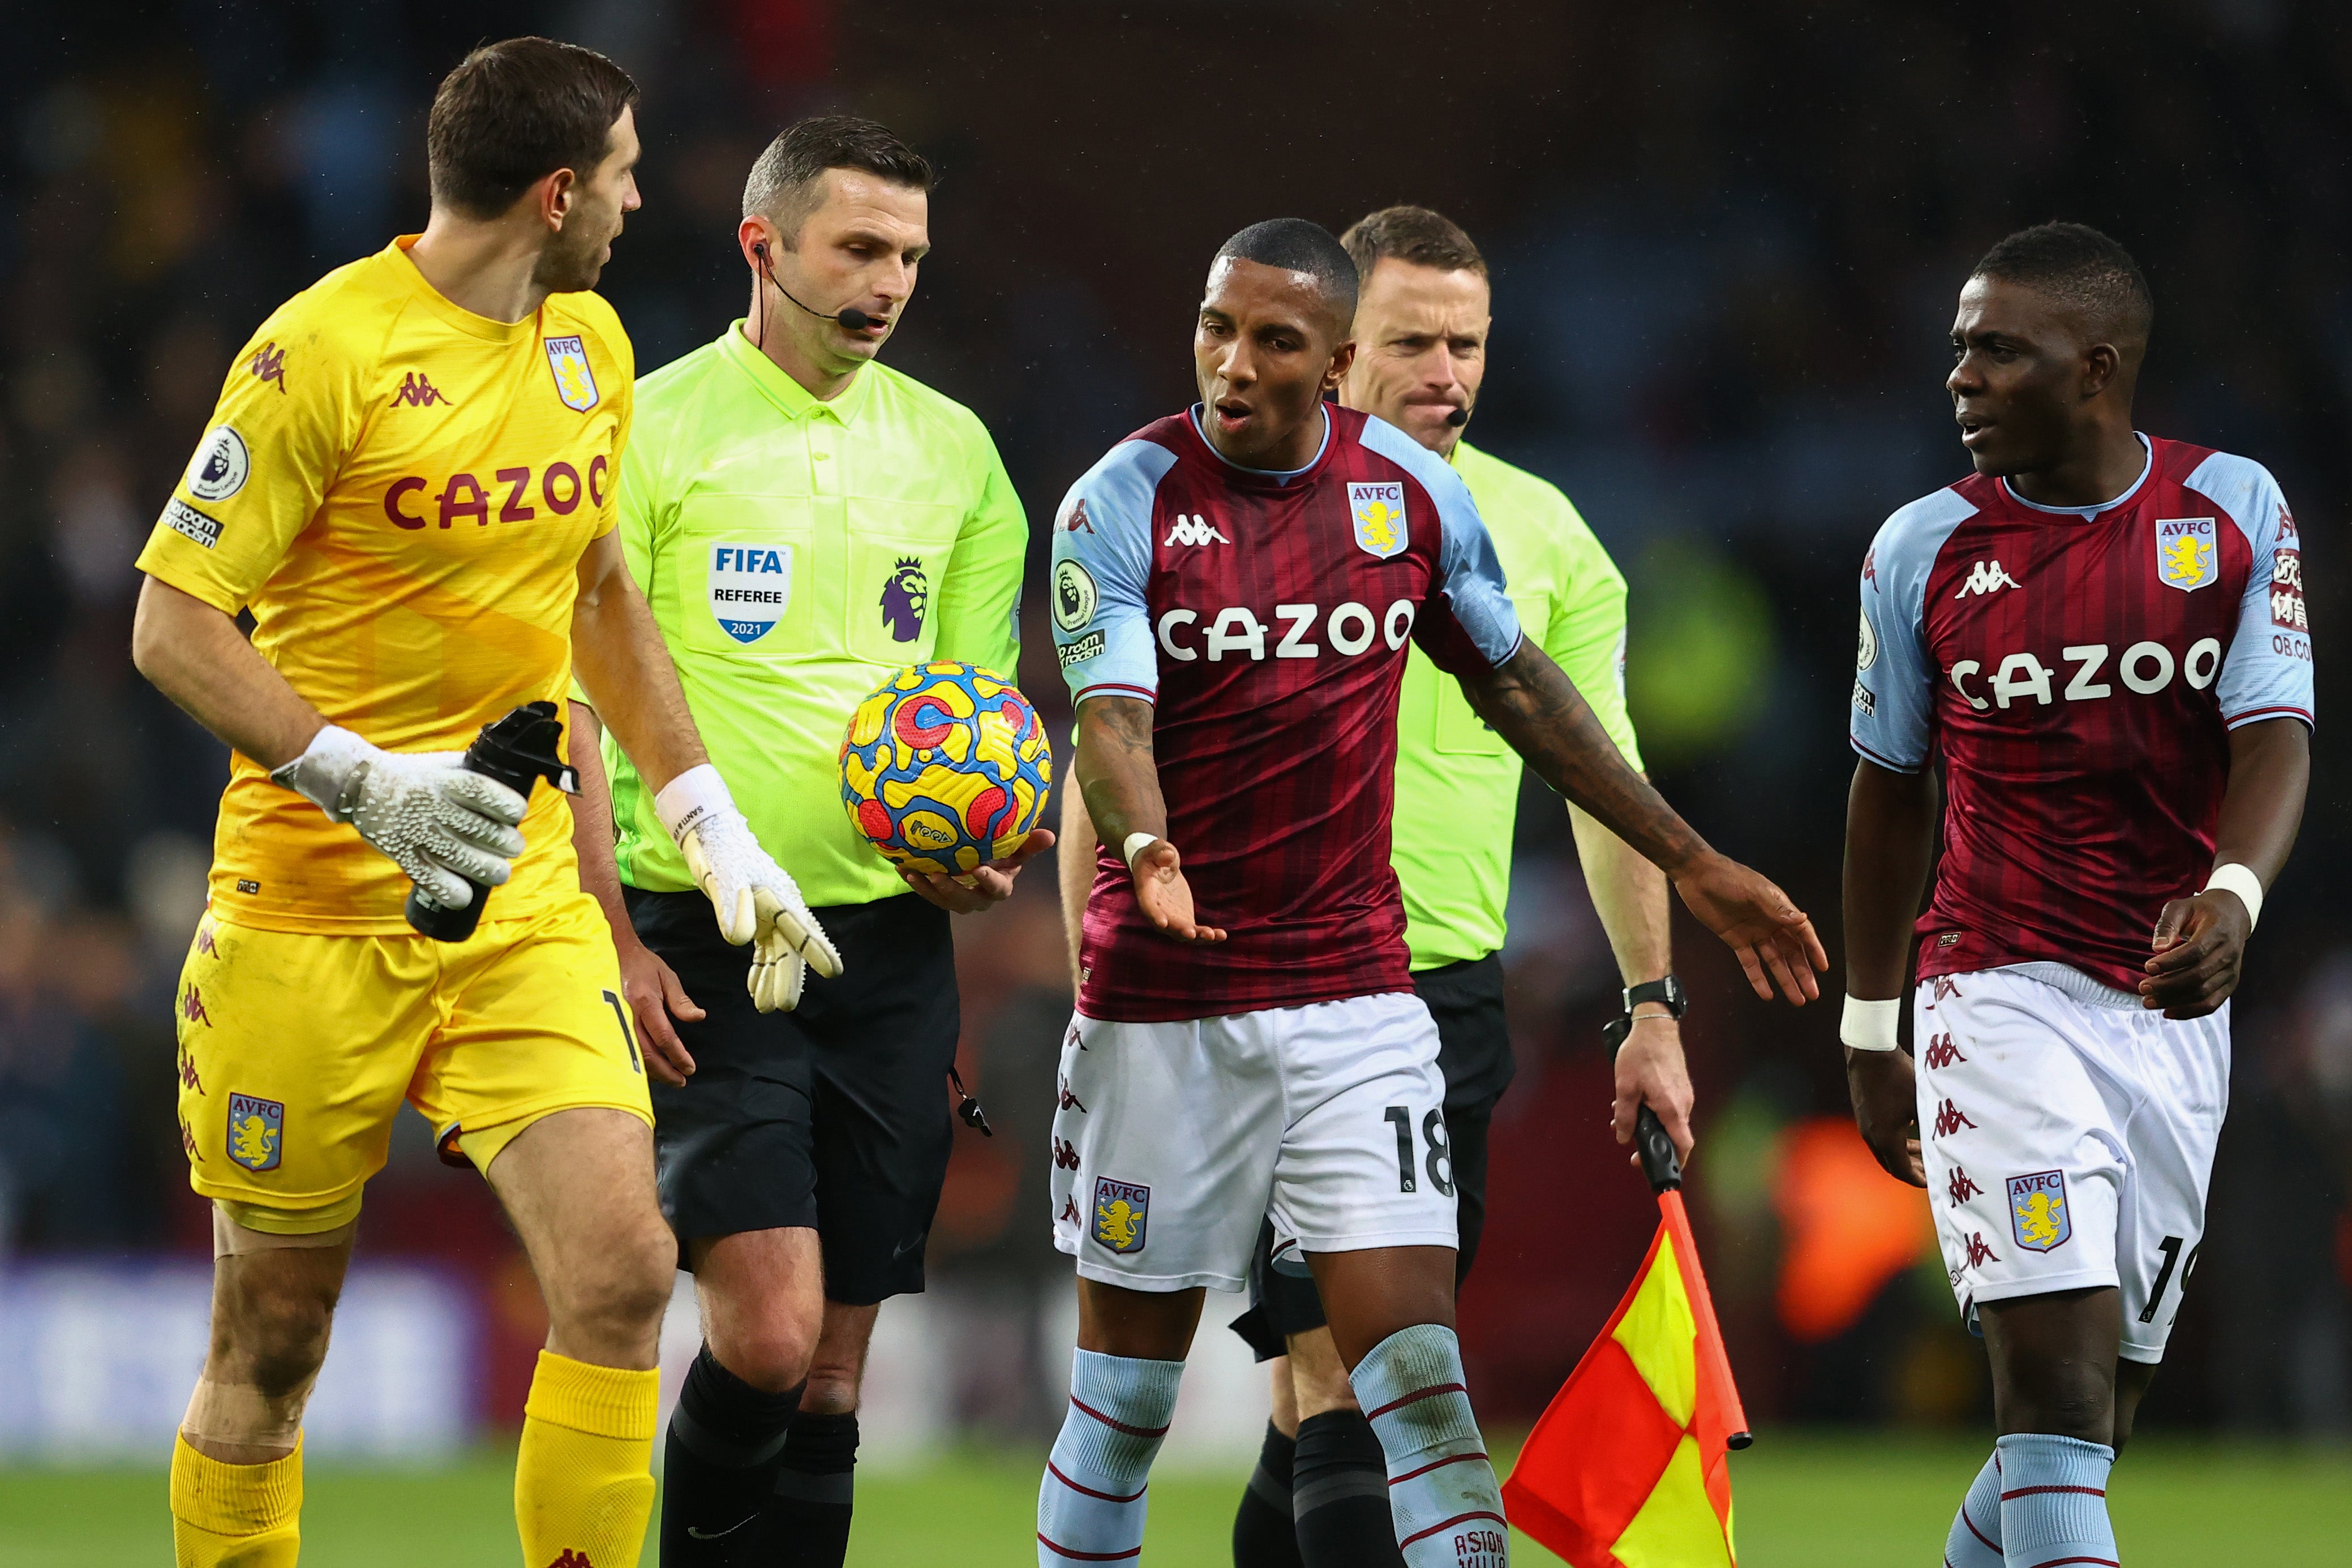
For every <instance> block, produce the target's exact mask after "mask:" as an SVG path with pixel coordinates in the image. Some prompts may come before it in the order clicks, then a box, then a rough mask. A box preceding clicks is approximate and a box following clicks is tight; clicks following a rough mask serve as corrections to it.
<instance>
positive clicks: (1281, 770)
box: [1037, 219, 1827, 1568]
mask: <svg viewBox="0 0 2352 1568" xmlns="http://www.w3.org/2000/svg"><path fill="white" fill-rule="evenodd" d="M1355 303H1356V269H1355V264H1354V263H1353V262H1352V261H1351V260H1350V259H1349V256H1348V254H1347V252H1346V251H1345V250H1344V249H1342V248H1341V247H1340V246H1339V241H1337V240H1336V239H1334V238H1333V237H1332V236H1331V235H1329V234H1328V233H1327V232H1326V231H1324V230H1323V229H1321V228H1319V227H1318V226H1317V225H1314V224H1311V223H1307V222H1305V221H1303V220H1300V219H1278V220H1276V221H1274V222H1270V223H1264V224H1258V225H1253V226H1252V227H1250V228H1247V229H1244V230H1243V231H1242V232H1241V233H1240V234H1239V235H1235V236H1234V238H1233V239H1231V240H1230V241H1228V242H1227V243H1226V245H1225V246H1224V248H1223V250H1222V251H1220V252H1219V253H1218V256H1217V258H1216V261H1215V263H1214V265H1213V267H1212V268H1211V271H1210V275H1209V281H1208V289H1207V296H1206V298H1204V299H1203V300H1202V305H1201V308H1200V312H1199V315H1198V317H1197V319H1196V323H1195V329H1194V334H1193V355H1194V361H1195V367H1196V371H1197V374H1198V377H1199V382H1200V387H1201V392H1202V401H1201V402H1200V403H1198V404H1196V405H1195V406H1194V407H1193V408H1192V410H1191V411H1189V412H1187V413H1180V414H1176V415H1172V416H1171V417H1170V418H1167V419H1163V420H1160V421H1159V422H1158V423H1154V424H1151V425H1149V426H1147V427H1146V428H1145V429H1143V430H1141V431H1139V432H1138V433H1137V434H1135V435H1133V436H1131V437H1129V439H1128V440H1126V441H1123V442H1121V443H1120V444H1118V446H1116V447H1114V448H1112V450H1111V451H1110V453H1109V454H1108V455H1107V456H1105V457H1104V458H1103V459H1102V461H1101V462H1099V463H1097V465H1095V466H1094V468H1092V469H1091V470H1089V471H1088V472H1087V475H1086V476H1084V477H1082V478H1081V479H1080V480H1079V481H1078V483H1077V484H1076V486H1074V487H1073V489H1072V491H1071V493H1070V496H1069V497H1068V498H1067V499H1066V501H1065V502H1064V503H1063V506H1062V507H1061V509H1060V511H1059V512H1058V513H1057V514H1056V518H1057V521H1056V527H1055V535H1054V572H1053V579H1054V580H1053V600H1054V612H1055V614H1054V620H1055V642H1056V643H1057V645H1058V649H1059V653H1060V655H1061V660H1062V665H1063V670H1064V674H1065V675H1066V678H1067V679H1068V681H1069V684H1070V688H1071V691H1072V693H1073V695H1074V696H1075V698H1076V705H1077V714H1078V730H1079V743H1078V748H1077V760H1076V769H1075V773H1076V779H1077V780H1078V784H1079V787H1080V789H1082V790H1083V791H1084V792H1085V796H1086V803H1087V812H1088V815H1089V816H1090V817H1091V818H1092V820H1093V821H1094V822H1095V824H1096V826H1097V830H1098V831H1099V835H1100V847H1099V849H1098V852H1097V875H1096V879H1095V883H1094V886H1093V888H1092V890H1091V892H1090V894H1089V896H1088V899H1087V915H1086V923H1085V938H1084V942H1083V945H1082V947H1081V953H1080V979H1079V993H1078V1006H1077V1012H1076V1017H1075V1018H1074V1019H1072V1022H1071V1027H1070V1031H1069V1034H1068V1037H1067V1039H1066V1042H1065V1045H1064V1048H1063V1052H1062V1064H1061V1072H1062V1080H1063V1084H1062V1087H1063V1091H1064V1092H1063V1094H1062V1096H1061V1104H1062V1106H1063V1109H1062V1110H1061V1112H1060V1113H1059V1114H1058V1115H1057V1116H1056V1117H1055V1127H1054V1135H1055V1154H1056V1158H1055V1171H1054V1187H1053V1193H1054V1202H1055V1210H1056V1226H1055V1242H1056V1244H1057V1245H1058V1246H1060V1247H1061V1249H1063V1250H1064V1251H1066V1252H1069V1253H1072V1254H1074V1255H1075V1256H1076V1259H1077V1270H1078V1275H1079V1293H1078V1301H1079V1328H1078V1349H1077V1353H1076V1362H1075V1364H1074V1367H1073V1370H1072V1375H1071V1396H1070V1409H1069V1412H1068V1415H1067V1416H1066V1420H1065V1423H1064V1426H1063V1428H1062V1432H1061V1436H1060V1437H1059V1438H1058V1439H1057V1440H1056V1442H1055V1446H1054V1452H1053V1458H1052V1460H1051V1462H1050V1463H1049V1465H1048V1466H1047V1469H1046V1474H1045V1479H1044V1481H1043V1483H1042V1485H1041V1487H1040V1490H1039V1494H1038V1505H1037V1513H1038V1559H1039V1562H1040V1563H1044V1564H1049V1565H1050V1564H1058V1563H1071V1562H1108V1561H1113V1560H1118V1559H1124V1558H1129V1557H1132V1556H1134V1555H1135V1554H1136V1553H1137V1552H1139V1551H1140V1549H1141V1545H1142V1541H1143V1510H1144V1504H1143V1496H1144V1484H1145V1477H1146V1474H1147V1472H1148V1471H1149V1469H1150V1463H1151V1458H1152V1455H1153V1453H1154V1452H1155V1451H1156V1449H1157V1448H1158V1446H1159V1437H1160V1435H1161V1434H1162V1433H1164V1431H1165V1430H1166V1428H1167V1426H1168V1422H1169V1417H1170V1415H1171V1412H1172V1410H1173V1409H1174V1406H1175V1399H1176V1385H1177V1379H1178V1376H1179V1375H1180V1374H1181V1372H1182V1369H1183V1357H1184V1354H1185V1353H1186V1351H1187V1349H1188V1348H1189V1346H1190V1344H1191V1342H1192V1331H1193V1328H1194V1325H1195V1323H1196V1322H1197V1321H1198V1318H1199V1315H1200V1311H1201V1293H1202V1289H1203V1288H1204V1287H1207V1286H1212V1285H1213V1286H1216V1287H1218V1288H1220V1289H1223V1290H1227V1291H1235V1290H1239V1289H1240V1288H1241V1286H1242V1283H1243V1279H1244V1271H1245V1270H1246V1268H1247V1266H1248V1262H1249V1258H1250V1254H1251V1251H1252V1249H1253V1247H1254V1245H1255V1241H1256V1238H1257V1228H1258V1223H1259V1220H1260V1218H1261V1217H1264V1216H1269V1215H1270V1216H1271V1218H1272V1219H1273V1222H1274V1224H1275V1226H1276V1228H1277V1230H1278V1231H1279V1232H1281V1234H1282V1235H1283V1236H1284V1237H1285V1238H1286V1239H1289V1240H1295V1241H1296V1242H1297V1244H1298V1246H1299V1248H1300V1249H1301V1250H1302V1251H1303V1252H1304V1253H1305V1254H1306V1255H1307V1260H1308V1262H1309V1265H1310V1267H1311V1268H1312V1269H1313V1270H1314V1273H1315V1278H1316V1284H1317V1286H1318V1290H1319V1291H1320V1292H1321V1296H1322V1300H1323V1303H1324V1306H1325V1308H1326V1311H1327V1313H1328V1318H1329V1321H1330V1327H1331V1331H1332V1335H1333V1338H1334V1340H1335V1342H1336V1343H1337V1346H1338V1349H1339V1354H1340V1358H1341V1359H1342V1360H1343V1361H1344V1362H1345V1363H1346V1364H1347V1365H1348V1367H1349V1374H1350V1380H1351V1382H1352V1384H1353V1385H1354V1388H1355V1391H1356V1394H1357V1396H1358V1398H1359V1400H1360V1402H1361V1404H1362V1406H1363V1408H1364V1411H1365V1413H1366V1415H1367V1416H1370V1419H1371V1421H1372V1423H1373V1428H1374V1431H1375V1433H1376V1434H1377V1435H1378V1436H1379V1437H1380V1439H1381V1448H1382V1449H1383V1451H1384V1453H1385V1456H1386V1458H1387V1461H1388V1468H1389V1474H1390V1476H1391V1493H1390V1496H1391V1504H1392V1507H1393V1511H1394V1518H1395V1522H1396V1526H1397V1534H1398V1543H1399V1545H1400V1547H1401V1548H1402V1552H1403V1554H1404V1559H1405V1561H1406V1563H1409V1564H1412V1565H1413V1568H1423V1565H1425V1564H1434V1563H1445V1564H1448V1565H1449V1568H1452V1565H1454V1564H1457V1563H1459V1564H1468V1563H1478V1564H1482V1565H1484V1564H1499V1563H1501V1562H1502V1560H1503V1557H1504V1555H1505V1552H1506V1547H1505V1544H1504V1543H1505V1541H1506V1539H1507V1537H1506V1536H1505V1534H1504V1522H1503V1515H1502V1505H1501V1499H1500V1497H1499V1495H1498V1493H1497V1490H1496V1483H1495V1476H1494V1471H1493V1469H1492V1468H1491V1467H1490V1466H1489V1465H1488V1463H1487V1461H1486V1454H1485V1449H1484V1444H1483V1443H1482V1441H1481V1440H1480V1438H1479V1436H1478V1431H1477V1427H1476V1424H1475V1420H1474V1419H1473V1417H1472V1416H1471V1412H1470V1405H1469V1400H1468V1397H1467V1395H1466V1394H1465V1391H1464V1387H1463V1375H1462V1359H1461V1353H1460V1348H1459V1346H1458V1345H1457V1343H1456V1342H1455V1340H1454V1330H1453V1321H1454V1242H1455V1231H1454V1189H1453V1183H1452V1181H1451V1179H1450V1178H1449V1176H1448V1175H1447V1170H1446V1164H1445V1159H1444V1146H1445V1127H1444V1111H1443V1108H1442V1102H1443V1100H1444V1082H1443V1080H1442V1078H1441V1075H1440V1074H1439V1072H1438V1070H1437V1049H1438V1040H1437V1030H1436V1026H1435V1025H1434V1024H1433V1022H1432V1021H1431V1018H1430V1014H1429V1010H1428V1009H1427V1008H1426V1007H1424V1006H1423V1004H1422V1002H1421V1001H1420V999H1419V998H1417V997H1416V996H1415V995H1414V994H1413V990H1412V976H1411V974H1410V971H1409V961H1408V955H1407V952H1406V947H1405V943H1404V910H1403V905H1402V898H1401V896H1400V894H1399V892H1398V885H1397V879H1396V874H1395V873H1394V872H1393V871H1392V870H1391V865H1390V843H1389V822H1390V814H1391V799H1392V795H1393V786H1394V776H1395V764H1396V744H1397V739H1396V736H1397V727H1396V726H1397V700H1398V691H1399V686H1400V684H1401V682H1402V678H1403V674H1404V668H1405V648H1406V645H1407V643H1408V641H1417V642H1418V643H1420V644H1421V646H1422V647H1423V649H1424V650H1426V651H1427V653H1429V655H1430V657H1431V658H1432V659H1433V661H1434V662H1435V663H1436V664H1438V665H1439V666H1440V667H1441V668H1443V669H1444V670H1446V671H1447V672H1448V673H1450V674H1453V675H1454V678H1455V679H1457V680H1458V681H1460V682H1461V684H1462V686H1463V689H1464V691H1465V694H1466V695H1468V696H1469V697H1470V699H1471V701H1472V702H1473V704H1474V705H1475V706H1476V707H1477V709H1478V711H1479V713H1480V715H1481V716H1483V717H1484V718H1485V719H1486V722H1487V723H1489V724H1491V725H1493V726H1494V727H1495V728H1496V731H1497V732H1498V733H1500V734H1501V735H1502V736H1503V737H1505V738H1506V739H1507V740H1508V741H1509V742H1510V744H1511V745H1512V746H1513V747H1515V748H1516V749H1517V751H1518V752H1519V753H1520V754H1521V755H1522V756H1524V757H1525V758H1528V762H1529V763H1530V764H1531V765H1532V766H1533V767H1534V768H1536V770H1537V772H1538V774H1540V775H1541V776H1542V777H1543V779H1545V781H1546V782H1548V783H1549V784H1550V785H1551V786H1552V787H1553V788H1554V789H1559V791H1560V792H1561V793H1563V794H1565V795H1567V796H1569V797H1570V799H1571V800H1575V801H1577V802H1578V803H1579V804H1580V805H1581V806H1583V807H1584V808H1585V810H1589V811H1590V812H1591V813H1592V815H1593V816H1594V817H1596V818H1597V819H1599V820H1600V821H1601V822H1602V823H1604V824H1605V825H1607V826H1608V827H1609V828H1610V829H1611V830H1612V831H1614V832H1616V833H1617V834H1618V836H1619V837H1620V838H1622V839H1623V840H1624V841H1626V842H1627V843H1629V844H1631V845H1632V846H1633V848H1635V849H1636V850H1638V851H1640V852H1642V853H1643V855H1645V856H1646V857H1648V858H1649V859H1650V860H1652V861H1653V862H1655V863H1657V864H1658V865H1660V866H1661V867H1662V868H1664V870H1665V871H1666V872H1667V873H1668V875H1669V876H1671V877H1672V878H1673V879H1674V880H1675V883H1676V885H1677V887H1678V888H1679V890H1680V891H1681V893H1682V895H1683V898H1684V900H1685V903H1687V904H1689V905H1690V906H1691V909H1692V911H1693V912H1694V913H1695V914H1696V915H1698V916H1699V918H1700V919H1701V920H1702V921H1704V922H1706V925H1708V926H1709V927H1711V928H1712V929H1714V930H1715V931H1716V932H1717V934H1718V935H1720V936H1722V937H1723V938H1724V940H1725V941H1726V942H1727V943H1728V944H1729V945H1730V946H1733V947H1734V948H1735V949H1736V950H1738V953H1739V954H1740V958H1741V962H1742V964H1743V966H1744V967H1746V968H1747V970H1748V977H1749V980H1750V982H1751V983H1752V984H1753V985H1754V986H1755V988H1756V989H1757V991H1758V993H1759V995H1762V996H1765V997H1768V998H1769V996H1770V994H1771V989H1772V985H1773V983H1774V982H1775V981H1777V982H1778V983H1779V986H1780V989H1781V991H1782V992H1783V994H1785V995H1786V996H1787V997H1788V998H1790V1000H1791V1001H1801V1000H1802V999H1803V998H1805V997H1808V996H1811V995H1815V994H1817V992H1816V989H1815V988H1814V985H1813V981H1812V971H1813V970H1814V969H1815V968H1819V967H1825V966H1826V964H1827V959H1826V957H1825V956H1823V955H1822V951H1821V946H1820V943H1819V942H1818V940H1816V939H1815V937H1814V936H1813V934H1812V927H1811V923H1810V922H1808V921H1807V920H1806V918H1805V916H1804V915H1802V914H1801V913H1799V911H1798V910H1797V909H1796V907H1795V906H1794V905H1793V904H1790V902H1789V899H1788V897H1787V895H1786V894H1782V893H1781V892H1780V889H1779V888H1777V887H1775V886H1773V885H1772V884H1771V883H1769V882H1767V881H1766V880H1765V879H1764V878H1762V877H1760V876H1759V875H1758V874H1757V873H1754V872H1752V871H1749V870H1748V868H1747V867H1745V866H1741V865H1738V864H1736V863H1735V862H1731V861H1729V860H1727V859H1726V858H1725V857H1724V856H1722V855H1720V854H1717V852H1715V851H1713V850H1711V849H1709V848H1708V847H1707V846H1706V843H1705V841H1702V840H1701V839H1700V838H1699V837H1698V835H1697V834H1696V833H1695V832H1693V831H1691V829H1690V828H1689V827H1688V826H1687V825H1686V824H1685V823H1684V822H1683V821H1682V820H1681V819H1680V818H1679V817H1677V816H1676V815H1675V813H1674V811H1673V810H1671V809H1669V808H1668V807H1667V805H1666V804H1665V802H1664V800H1660V799H1659V798H1658V795H1657V793H1656V791H1654V790H1653V789H1651V788H1650V787H1649V786H1648V784H1646V783H1645V782H1643V779H1641V777H1640V776H1639V775H1637V774H1635V773H1634V772H1633V770H1632V769H1630V768H1627V767H1626V765H1625V763H1624V761H1623V759H1622V757H1621V756H1620V754H1619V752H1618V750H1617V747H1616V746H1615V744H1614V743H1613V742H1612V741H1611V740H1610V738H1609V737H1608V736H1607V734H1606V733H1605V732H1604V731H1603V730H1602V728H1601V726H1600V724H1599V723H1598V722H1597V721H1596V720H1595V719H1594V718H1593V716H1592V714H1591V709H1590V708H1589V707H1587V706H1586V705H1585V703H1584V701H1583V699H1582V698H1581V697H1580V696H1579V695H1577V692H1576V688H1575V687H1574V686H1573V685H1570V683H1569V681H1568V678H1567V677H1566V676H1564V675H1562V674H1560V673H1559V667H1558V666H1557V665H1556V664H1553V663H1552V661H1551V660H1550V659H1549V657H1547V656H1546V655H1545V654H1544V653H1543V652H1542V650H1541V649H1540V648H1538V646H1537V645H1536V644H1535V643H1533V642H1530V641H1528V640H1526V639H1524V638H1522V637H1521V635H1520V632H1519V626H1518V621H1517V615H1516V613H1515V612H1514V611H1513V610H1512V607H1511V601H1510V600H1509V599H1508V597H1507V594H1506V592H1505V587H1504V582H1503V577H1502V570H1501V569H1500V567H1499V566H1498V565H1497V564H1496V558H1495V552H1494V548H1493V546H1492V544H1491V543H1490V542H1489V540H1488V539H1487V538H1486V528H1485V527H1484V526H1483V525H1482V524H1481V523H1480V522H1479V520H1478V514H1477V510H1476V508H1475V507H1474V506H1473V505H1472V503H1471V500H1470V496H1469V492H1468V491H1467V490H1466V489H1465V487H1464V486H1463V484H1462V481H1461V480H1460V479H1459V478H1458V477H1457V476H1455V475H1454V471H1453V469H1451V468H1450V467H1449V466H1447V465H1446V464H1445V462H1444V459H1442V458H1440V457H1438V456H1436V455H1434V454H1433V453H1431V452H1430V451H1428V450H1427V449H1426V448H1424V447H1423V446H1422V445H1421V444H1419V443H1418V442H1416V441H1414V440H1412V438H1411V437H1410V436H1407V435H1405V434H1403V433H1402V432H1400V431H1398V430H1397V429H1396V428H1394V427H1393V426H1391V425H1389V424H1386V423H1382V422H1381V421H1380V420H1378V419H1374V418H1371V417H1370V416H1369V415H1366V414H1364V413H1358V412H1356V411H1353V410H1349V409H1345V408H1340V407H1338V406H1336V405H1331V404H1328V403H1327V402H1324V397H1325V395H1326V394H1327V393H1328V392H1330V391H1331V390H1332V389H1333V388H1334V387H1335V386H1336V385H1337V384H1338V382H1339V378H1340V377H1341V376H1342V375H1344V374H1345V373H1346V371H1347V369H1348V366H1349V361H1350V360H1351V358H1352V355H1353V352H1354V344H1353V343H1352V341H1351V340H1350V338H1349V332H1350V327H1351V322H1352V319H1353V316H1354V311H1355Z"/></svg>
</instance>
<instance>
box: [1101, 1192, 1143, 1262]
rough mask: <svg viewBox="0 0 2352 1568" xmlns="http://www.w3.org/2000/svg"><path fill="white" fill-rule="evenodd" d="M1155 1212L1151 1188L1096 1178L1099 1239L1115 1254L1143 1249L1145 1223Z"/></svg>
mask: <svg viewBox="0 0 2352 1568" xmlns="http://www.w3.org/2000/svg"><path fill="white" fill-rule="evenodd" d="M1150 1212H1151V1189H1150V1187H1148V1186H1137V1185H1136V1184H1135V1183H1134V1182H1131V1181H1113V1180H1111V1179H1110V1177H1108V1176H1097V1177H1096V1178H1095V1230H1094V1235H1095V1239H1096V1240H1097V1241H1099V1242H1101V1243H1102V1244H1103V1245H1104V1246H1105V1247H1107V1248H1108V1249H1110V1250H1111V1251H1113V1252H1140V1251H1142V1250H1143V1222H1144V1221H1145V1219H1147V1218H1150Z"/></svg>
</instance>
